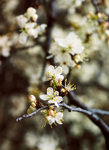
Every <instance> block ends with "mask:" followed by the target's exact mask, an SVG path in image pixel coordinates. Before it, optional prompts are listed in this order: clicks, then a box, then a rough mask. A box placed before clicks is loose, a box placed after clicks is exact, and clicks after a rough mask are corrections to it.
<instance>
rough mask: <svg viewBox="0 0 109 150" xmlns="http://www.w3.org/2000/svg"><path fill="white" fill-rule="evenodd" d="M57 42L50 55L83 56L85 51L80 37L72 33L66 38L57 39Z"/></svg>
mask: <svg viewBox="0 0 109 150" xmlns="http://www.w3.org/2000/svg"><path fill="white" fill-rule="evenodd" d="M54 40H55V42H54V44H53V46H52V47H51V49H50V51H49V53H50V54H53V55H58V54H64V53H70V54H72V55H75V54H81V53H82V52H83V50H84V46H83V45H82V42H81V40H80V39H79V38H78V36H77V35H76V34H75V33H74V32H71V33H69V34H68V35H67V37H66V38H55V39H54Z"/></svg>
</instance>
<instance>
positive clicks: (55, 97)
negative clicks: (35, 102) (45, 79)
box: [40, 87, 63, 107]
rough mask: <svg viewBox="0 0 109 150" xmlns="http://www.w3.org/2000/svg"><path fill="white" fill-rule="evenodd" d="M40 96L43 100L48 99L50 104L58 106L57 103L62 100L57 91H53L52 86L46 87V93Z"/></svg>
mask: <svg viewBox="0 0 109 150" xmlns="http://www.w3.org/2000/svg"><path fill="white" fill-rule="evenodd" d="M40 98H41V99H42V100H44V101H48V103H50V104H53V103H54V104H55V105H56V106H57V107H59V105H58V103H59V102H61V101H63V98H62V97H61V96H59V92H58V91H54V90H53V88H52V87H48V88H47V94H43V95H40Z"/></svg>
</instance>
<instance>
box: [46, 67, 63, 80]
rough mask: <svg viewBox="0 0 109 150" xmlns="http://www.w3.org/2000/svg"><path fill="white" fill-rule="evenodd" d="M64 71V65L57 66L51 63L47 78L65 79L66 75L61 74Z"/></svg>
mask: <svg viewBox="0 0 109 150" xmlns="http://www.w3.org/2000/svg"><path fill="white" fill-rule="evenodd" d="M62 72H63V71H62V67H60V66H59V67H57V68H55V67H54V66H52V65H50V66H49V67H48V68H47V71H46V77H47V80H61V81H62V80H63V79H64V76H63V75H61V74H62Z"/></svg>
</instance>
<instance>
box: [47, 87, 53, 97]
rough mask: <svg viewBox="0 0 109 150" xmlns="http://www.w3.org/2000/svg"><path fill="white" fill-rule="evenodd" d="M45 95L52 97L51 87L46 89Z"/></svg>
mask: <svg viewBox="0 0 109 150" xmlns="http://www.w3.org/2000/svg"><path fill="white" fill-rule="evenodd" d="M47 95H49V96H50V95H53V88H52V87H48V88H47Z"/></svg>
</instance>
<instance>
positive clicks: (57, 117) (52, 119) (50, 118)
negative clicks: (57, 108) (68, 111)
mask: <svg viewBox="0 0 109 150" xmlns="http://www.w3.org/2000/svg"><path fill="white" fill-rule="evenodd" d="M46 119H47V121H48V123H49V124H50V125H52V124H53V123H55V122H56V123H58V124H62V120H63V113H62V112H58V113H56V114H55V116H47V117H46Z"/></svg>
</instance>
